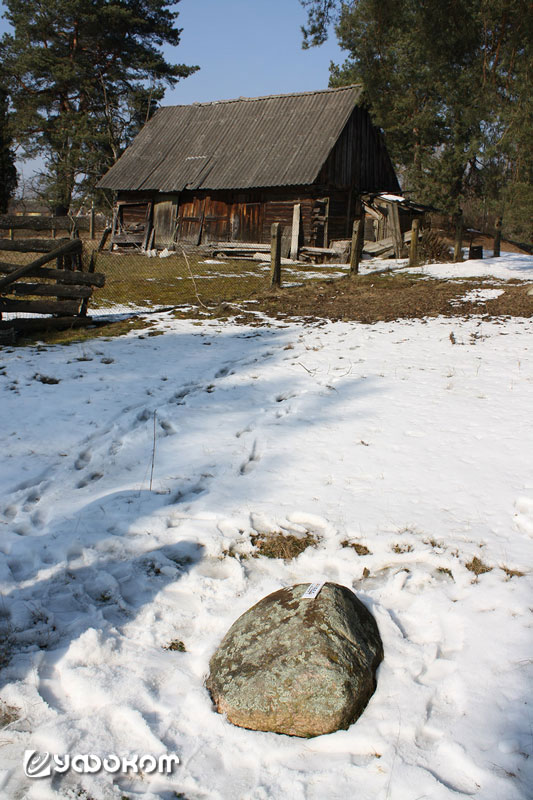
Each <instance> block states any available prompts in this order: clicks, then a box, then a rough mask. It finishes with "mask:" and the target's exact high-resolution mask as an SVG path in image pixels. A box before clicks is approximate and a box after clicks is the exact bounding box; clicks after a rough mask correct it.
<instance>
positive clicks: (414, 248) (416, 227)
mask: <svg viewBox="0 0 533 800" xmlns="http://www.w3.org/2000/svg"><path fill="white" fill-rule="evenodd" d="M419 231H420V220H419V219H414V220H413V224H412V225H411V245H410V247H409V266H410V267H416V265H417V264H418V233H419Z"/></svg>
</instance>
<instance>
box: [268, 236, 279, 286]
mask: <svg viewBox="0 0 533 800" xmlns="http://www.w3.org/2000/svg"><path fill="white" fill-rule="evenodd" d="M270 261H271V265H272V271H271V281H270V285H271V286H272V287H274V286H278V287H280V286H281V224H280V223H279V222H273V223H272V228H271V234H270Z"/></svg>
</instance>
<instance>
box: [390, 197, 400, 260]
mask: <svg viewBox="0 0 533 800" xmlns="http://www.w3.org/2000/svg"><path fill="white" fill-rule="evenodd" d="M390 216H391V222H392V239H393V242H394V258H397V259H398V258H401V257H402V249H403V236H402V229H401V227H400V212H399V211H398V203H394V202H393V203H391V204H390Z"/></svg>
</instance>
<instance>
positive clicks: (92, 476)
mask: <svg viewBox="0 0 533 800" xmlns="http://www.w3.org/2000/svg"><path fill="white" fill-rule="evenodd" d="M103 477H104V473H103V472H92V473H91V474H90V475H89V476H88V477H87V478H82V479H81V481H78V483H77V484H76V488H77V489H83V488H84V487H85V486H88V485H89V484H90V483H95V482H96V481H99V480H100V479H101V478H103Z"/></svg>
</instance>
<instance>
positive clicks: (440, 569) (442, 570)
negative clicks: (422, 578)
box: [437, 567, 455, 581]
mask: <svg viewBox="0 0 533 800" xmlns="http://www.w3.org/2000/svg"><path fill="white" fill-rule="evenodd" d="M437 572H438V573H439V574H440V575H448V577H449V578H451V579H452V581H453V580H455V578H454V577H453V572H452V571H451V569H448V567H437Z"/></svg>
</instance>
